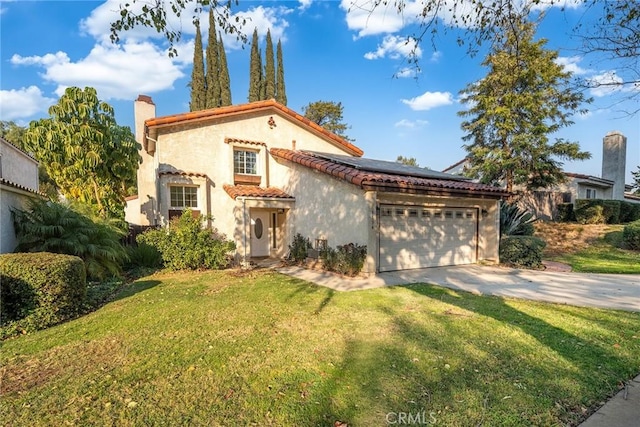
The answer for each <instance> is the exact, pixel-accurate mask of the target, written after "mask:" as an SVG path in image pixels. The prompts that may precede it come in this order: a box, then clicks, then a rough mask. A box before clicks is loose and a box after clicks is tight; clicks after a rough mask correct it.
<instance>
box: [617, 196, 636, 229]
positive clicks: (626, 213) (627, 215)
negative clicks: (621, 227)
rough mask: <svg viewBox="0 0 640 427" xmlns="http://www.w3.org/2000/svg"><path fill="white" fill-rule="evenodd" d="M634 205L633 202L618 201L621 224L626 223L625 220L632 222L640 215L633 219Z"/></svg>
mask: <svg viewBox="0 0 640 427" xmlns="http://www.w3.org/2000/svg"><path fill="white" fill-rule="evenodd" d="M634 205H635V203H631V202H625V201H623V202H620V223H621V224H626V223H627V222H633V221H635V220H637V219H640V217H638V218H635V219H634V218H633V214H634ZM638 207H639V208H640V204H639V205H638ZM639 211H640V209H639Z"/></svg>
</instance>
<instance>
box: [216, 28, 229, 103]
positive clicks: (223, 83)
mask: <svg viewBox="0 0 640 427" xmlns="http://www.w3.org/2000/svg"><path fill="white" fill-rule="evenodd" d="M218 36H219V37H218V50H219V58H220V70H219V74H220V106H221V107H225V106H227V105H231V103H232V102H231V79H230V78H229V66H228V65H227V54H226V53H225V51H224V43H223V42H222V34H218Z"/></svg>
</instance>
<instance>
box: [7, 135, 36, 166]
mask: <svg viewBox="0 0 640 427" xmlns="http://www.w3.org/2000/svg"><path fill="white" fill-rule="evenodd" d="M0 140H2V142H6V143H7V144H8V145H10V146H11V147H13V148H14V149H16V150H17V151H19V152H21V153H22V154H24V155H25V156H27V157H28V158H30V159H31V160H34V161H35V162H36V163H38V164H40V162H38V160H36V158H35V157H33V154H31V153H27V152H26V151H24V150H23V149H22V148H20V147H18V146H17V145H16V144H14V143H13V142H11V141H9V140H6V139H4V138H2V137H0Z"/></svg>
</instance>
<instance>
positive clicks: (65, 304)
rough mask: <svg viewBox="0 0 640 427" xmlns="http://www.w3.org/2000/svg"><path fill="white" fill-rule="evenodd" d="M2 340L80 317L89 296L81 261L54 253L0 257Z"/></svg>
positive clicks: (5, 255)
mask: <svg viewBox="0 0 640 427" xmlns="http://www.w3.org/2000/svg"><path fill="white" fill-rule="evenodd" d="M0 280H1V281H2V287H1V288H0V291H1V294H2V295H1V300H0V307H1V308H0V312H1V314H0V315H1V319H2V326H3V329H2V337H3V338H5V337H6V336H10V335H13V334H15V333H20V332H32V331H36V330H39V329H44V328H46V327H48V326H51V325H54V324H56V323H60V322H62V321H64V320H67V319H69V318H71V317H73V316H75V315H77V314H78V313H79V312H80V311H81V310H82V307H83V304H84V301H85V299H86V295H87V280H86V272H85V267H84V263H83V261H82V259H80V258H78V257H75V256H70V255H61V254H53V253H46V252H41V253H23V254H3V255H0Z"/></svg>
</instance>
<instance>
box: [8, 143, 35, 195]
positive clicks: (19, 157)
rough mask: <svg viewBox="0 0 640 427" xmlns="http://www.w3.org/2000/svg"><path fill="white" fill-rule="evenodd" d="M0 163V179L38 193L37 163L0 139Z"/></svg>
mask: <svg viewBox="0 0 640 427" xmlns="http://www.w3.org/2000/svg"><path fill="white" fill-rule="evenodd" d="M0 162H2V174H0V177H2V178H4V179H6V180H8V181H11V182H13V183H16V184H18V185H22V186H24V187H27V188H29V189H31V190H34V191H38V188H39V185H38V162H37V161H35V160H34V159H32V158H31V157H29V156H28V155H27V154H25V153H23V152H22V151H20V150H19V149H18V148H16V147H14V146H13V145H12V144H10V143H8V142H7V141H5V140H4V139H0Z"/></svg>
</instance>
